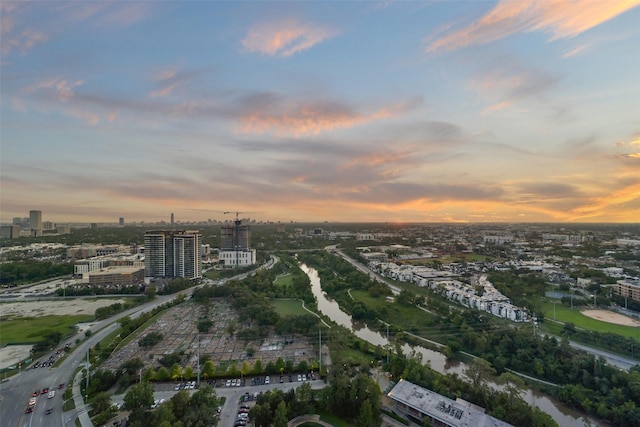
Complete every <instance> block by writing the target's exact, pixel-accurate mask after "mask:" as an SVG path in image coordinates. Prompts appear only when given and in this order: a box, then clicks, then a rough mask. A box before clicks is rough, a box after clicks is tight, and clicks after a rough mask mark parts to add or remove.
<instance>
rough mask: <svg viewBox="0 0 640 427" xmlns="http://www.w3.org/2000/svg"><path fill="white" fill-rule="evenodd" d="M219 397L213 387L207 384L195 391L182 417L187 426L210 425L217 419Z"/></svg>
mask: <svg viewBox="0 0 640 427" xmlns="http://www.w3.org/2000/svg"><path fill="white" fill-rule="evenodd" d="M217 406H218V399H217V398H216V393H215V391H214V390H213V388H212V387H211V386H209V385H205V386H203V387H202V388H200V389H199V390H198V391H196V392H195V393H193V396H191V399H190V400H189V404H188V406H187V410H186V412H185V414H184V417H183V419H182V421H183V423H184V425H185V426H187V427H190V426H194V427H196V426H210V425H213V423H214V421H215V420H216V419H217V416H218V414H217V413H216V407H217Z"/></svg>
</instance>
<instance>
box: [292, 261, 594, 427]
mask: <svg viewBox="0 0 640 427" xmlns="http://www.w3.org/2000/svg"><path fill="white" fill-rule="evenodd" d="M300 268H301V269H302V271H304V272H305V273H306V274H307V276H309V280H310V281H311V290H312V291H313V294H314V295H315V296H316V300H317V302H318V309H319V310H320V311H321V312H322V313H323V314H325V315H326V316H328V317H329V318H331V320H333V321H334V322H335V323H337V324H339V325H342V326H344V327H345V328H348V329H350V330H351V331H352V332H353V333H354V334H355V335H356V336H357V337H358V338H361V339H363V340H365V341H367V342H368V343H370V344H373V345H376V346H377V345H379V346H381V347H385V346H386V345H387V344H388V343H389V342H388V341H387V338H386V337H385V336H384V335H383V334H381V333H379V332H376V331H373V330H371V329H369V328H368V327H367V326H366V325H364V324H362V323H360V322H356V321H354V320H353V319H351V316H350V315H348V314H347V313H345V312H344V311H342V310H341V309H340V306H339V305H338V303H337V302H336V301H334V300H333V299H331V297H329V296H328V295H327V294H326V293H325V292H323V291H322V288H321V286H320V278H319V277H318V272H317V270H315V269H313V268H310V267H308V266H307V265H306V264H301V266H300ZM402 351H403V352H404V354H407V355H408V354H411V353H412V352H415V353H416V354H420V355H421V356H422V361H423V363H429V365H430V366H431V368H432V369H433V370H435V371H437V372H440V373H442V374H452V373H456V374H458V375H460V376H464V371H465V369H466V367H467V366H466V364H465V363H463V362H459V361H447V358H446V357H445V356H444V355H443V354H442V353H440V352H437V351H433V350H430V349H427V348H424V347H421V346H415V347H412V346H410V345H408V344H404V345H403V346H402ZM490 385H491V386H493V387H496V388H499V386H498V385H497V384H490ZM522 398H523V399H524V400H525V401H526V402H528V403H529V404H530V405H532V406H538V407H539V408H540V409H541V410H543V411H544V412H546V413H547V414H549V415H550V416H551V417H552V418H553V419H554V420H555V421H556V422H557V423H558V424H559V425H560V426H562V427H565V426H566V427H599V426H600V425H601V424H599V423H597V422H596V421H594V420H592V419H590V418H585V417H583V416H582V415H581V414H580V413H579V412H577V411H574V410H572V409H569V408H567V407H566V406H564V405H562V404H561V403H559V402H555V401H553V400H551V399H550V398H548V397H547V396H545V395H543V394H540V393H539V392H536V391H533V390H531V389H528V388H527V389H525V390H524V392H523V395H522Z"/></svg>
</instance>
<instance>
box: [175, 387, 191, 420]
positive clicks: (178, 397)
mask: <svg viewBox="0 0 640 427" xmlns="http://www.w3.org/2000/svg"><path fill="white" fill-rule="evenodd" d="M171 403H172V404H173V413H174V415H175V416H176V418H177V419H179V420H181V419H182V418H183V417H184V414H185V413H186V412H187V407H188V406H189V392H188V391H186V390H180V391H179V392H177V393H176V394H174V395H173V397H172V398H171Z"/></svg>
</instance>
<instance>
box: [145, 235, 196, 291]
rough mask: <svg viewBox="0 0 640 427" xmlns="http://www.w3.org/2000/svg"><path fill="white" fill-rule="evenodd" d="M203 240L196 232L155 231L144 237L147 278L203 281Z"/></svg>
mask: <svg viewBox="0 0 640 427" xmlns="http://www.w3.org/2000/svg"><path fill="white" fill-rule="evenodd" d="M201 243H202V236H201V235H200V233H199V232H197V231H184V230H158V231H148V232H146V233H145V235H144V255H145V258H144V274H145V276H146V277H184V278H186V279H197V278H200V277H202V253H201Z"/></svg>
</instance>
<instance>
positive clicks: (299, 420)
mask: <svg viewBox="0 0 640 427" xmlns="http://www.w3.org/2000/svg"><path fill="white" fill-rule="evenodd" d="M308 422H312V423H316V424H320V425H321V426H325V427H333V424H329V423H325V422H324V421H320V415H317V414H314V415H300V416H299V417H296V418H294V419H292V420H291V421H289V423H288V424H287V426H288V427H296V426H299V425H300V424H304V423H308Z"/></svg>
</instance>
